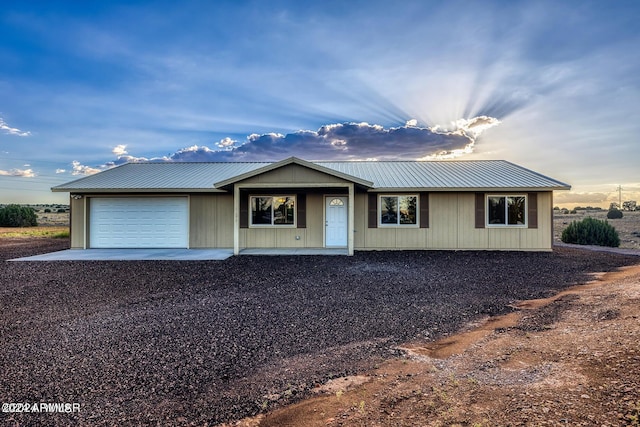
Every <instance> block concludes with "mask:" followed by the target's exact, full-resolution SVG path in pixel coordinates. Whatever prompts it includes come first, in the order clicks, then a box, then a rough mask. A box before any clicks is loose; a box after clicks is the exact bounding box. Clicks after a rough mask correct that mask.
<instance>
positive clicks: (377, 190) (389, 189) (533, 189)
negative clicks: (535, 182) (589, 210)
mask: <svg viewBox="0 0 640 427" xmlns="http://www.w3.org/2000/svg"><path fill="white" fill-rule="evenodd" d="M557 190H571V186H569V185H567V186H564V187H559V186H558V187H376V188H370V189H369V190H368V191H369V192H375V193H380V192H394V191H395V192H434V193H435V192H439V193H444V192H474V193H489V192H492V191H494V192H500V193H504V192H543V191H557Z"/></svg>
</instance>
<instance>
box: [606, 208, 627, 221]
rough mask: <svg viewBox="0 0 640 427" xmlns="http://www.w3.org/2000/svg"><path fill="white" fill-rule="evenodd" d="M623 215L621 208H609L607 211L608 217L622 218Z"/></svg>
mask: <svg viewBox="0 0 640 427" xmlns="http://www.w3.org/2000/svg"><path fill="white" fill-rule="evenodd" d="M622 217H623V214H622V211H621V210H619V209H609V212H607V218H609V219H620V218H622Z"/></svg>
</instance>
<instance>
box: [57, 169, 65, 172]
mask: <svg viewBox="0 0 640 427" xmlns="http://www.w3.org/2000/svg"><path fill="white" fill-rule="evenodd" d="M66 171H67V170H66V169H56V173H65V172H66Z"/></svg>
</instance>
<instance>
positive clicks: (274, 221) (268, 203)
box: [249, 195, 296, 226]
mask: <svg viewBox="0 0 640 427" xmlns="http://www.w3.org/2000/svg"><path fill="white" fill-rule="evenodd" d="M249 203H250V204H251V225H255V226H270V225H274V226H277V225H295V223H296V222H295V221H296V217H295V215H296V209H295V207H296V206H295V205H296V197H295V196H293V195H290V196H251V198H250V200H249Z"/></svg>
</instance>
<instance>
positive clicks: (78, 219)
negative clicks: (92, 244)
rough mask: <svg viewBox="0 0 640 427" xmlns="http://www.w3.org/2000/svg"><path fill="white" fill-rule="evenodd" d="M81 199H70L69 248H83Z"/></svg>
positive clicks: (82, 208)
mask: <svg viewBox="0 0 640 427" xmlns="http://www.w3.org/2000/svg"><path fill="white" fill-rule="evenodd" d="M86 200H87V199H86V197H83V198H82V199H77V200H76V199H71V206H70V209H71V210H70V212H71V249H84V247H85V226H84V224H85V218H86V213H85V201H86Z"/></svg>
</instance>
